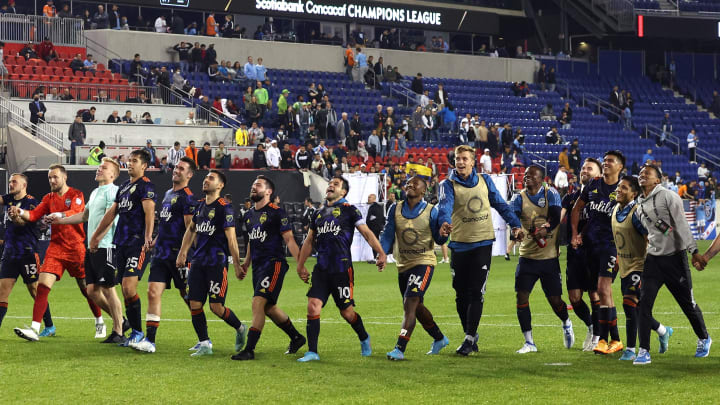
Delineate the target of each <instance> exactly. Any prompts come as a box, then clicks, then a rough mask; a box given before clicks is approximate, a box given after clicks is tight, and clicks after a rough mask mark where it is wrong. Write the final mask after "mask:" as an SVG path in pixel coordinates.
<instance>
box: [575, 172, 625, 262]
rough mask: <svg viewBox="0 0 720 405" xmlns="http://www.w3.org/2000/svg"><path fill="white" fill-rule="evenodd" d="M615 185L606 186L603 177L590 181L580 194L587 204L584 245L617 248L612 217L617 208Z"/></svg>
mask: <svg viewBox="0 0 720 405" xmlns="http://www.w3.org/2000/svg"><path fill="white" fill-rule="evenodd" d="M618 183H619V181H618V182H617V183H615V184H605V181H603V178H602V177H596V178H594V179H592V180H590V183H588V185H587V186H585V188H583V190H582V193H581V194H580V199H581V200H583V201H584V202H585V211H586V212H587V216H588V218H587V222H586V223H585V227H584V228H583V243H584V244H585V245H591V247H593V248H604V247H609V246H613V248H614V246H615V241H614V239H613V233H612V224H611V221H610V216H611V215H612V211H613V208H615V204H617V202H616V201H615V189H616V188H617V185H618Z"/></svg>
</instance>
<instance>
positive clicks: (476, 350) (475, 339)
mask: <svg viewBox="0 0 720 405" xmlns="http://www.w3.org/2000/svg"><path fill="white" fill-rule="evenodd" d="M478 340H480V335H478V334H477V333H476V334H475V337H474V338H473V345H472V350H473V351H474V352H478V351H479V350H480V349H478V345H477V342H478Z"/></svg>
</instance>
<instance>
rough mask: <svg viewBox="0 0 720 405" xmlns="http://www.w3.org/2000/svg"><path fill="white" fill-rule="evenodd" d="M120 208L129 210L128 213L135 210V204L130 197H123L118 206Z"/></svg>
mask: <svg viewBox="0 0 720 405" xmlns="http://www.w3.org/2000/svg"><path fill="white" fill-rule="evenodd" d="M118 207H119V208H127V210H128V211H130V210H132V209H133V202H132V201H130V198H129V197H123V199H122V200H121V201H120V204H119V205H118Z"/></svg>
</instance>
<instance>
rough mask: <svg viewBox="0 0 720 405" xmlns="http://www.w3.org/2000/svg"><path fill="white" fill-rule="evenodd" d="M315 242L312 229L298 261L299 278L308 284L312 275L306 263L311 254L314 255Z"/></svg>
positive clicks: (301, 249)
mask: <svg viewBox="0 0 720 405" xmlns="http://www.w3.org/2000/svg"><path fill="white" fill-rule="evenodd" d="M314 241H315V231H314V230H313V229H312V228H310V229H309V230H308V234H307V236H306V237H305V242H303V245H302V248H300V254H299V255H298V259H297V273H298V276H300V279H301V280H302V281H304V282H306V283H307V282H308V280H309V279H310V273H308V271H307V269H306V268H305V261H306V260H307V258H308V257H310V253H312V249H313V243H314Z"/></svg>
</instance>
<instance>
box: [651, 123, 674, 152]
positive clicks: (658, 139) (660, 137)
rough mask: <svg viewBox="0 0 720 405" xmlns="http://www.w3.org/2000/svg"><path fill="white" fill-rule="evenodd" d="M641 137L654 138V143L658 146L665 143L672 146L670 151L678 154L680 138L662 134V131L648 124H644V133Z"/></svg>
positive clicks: (665, 133)
mask: <svg viewBox="0 0 720 405" xmlns="http://www.w3.org/2000/svg"><path fill="white" fill-rule="evenodd" d="M642 135H644V137H645V138H649V137H650V136H653V137H655V143H656V144H658V145H663V144H665V143H666V142H667V143H668V144H670V145H672V146H673V147H671V148H670V149H672V150H673V153H674V154H676V155H679V154H680V138H678V137H677V136H675V135H673V134H671V133H669V132H663V130H662V129H660V128H658V127H656V126H653V125H650V124H645V132H644V133H643V134H642Z"/></svg>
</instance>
